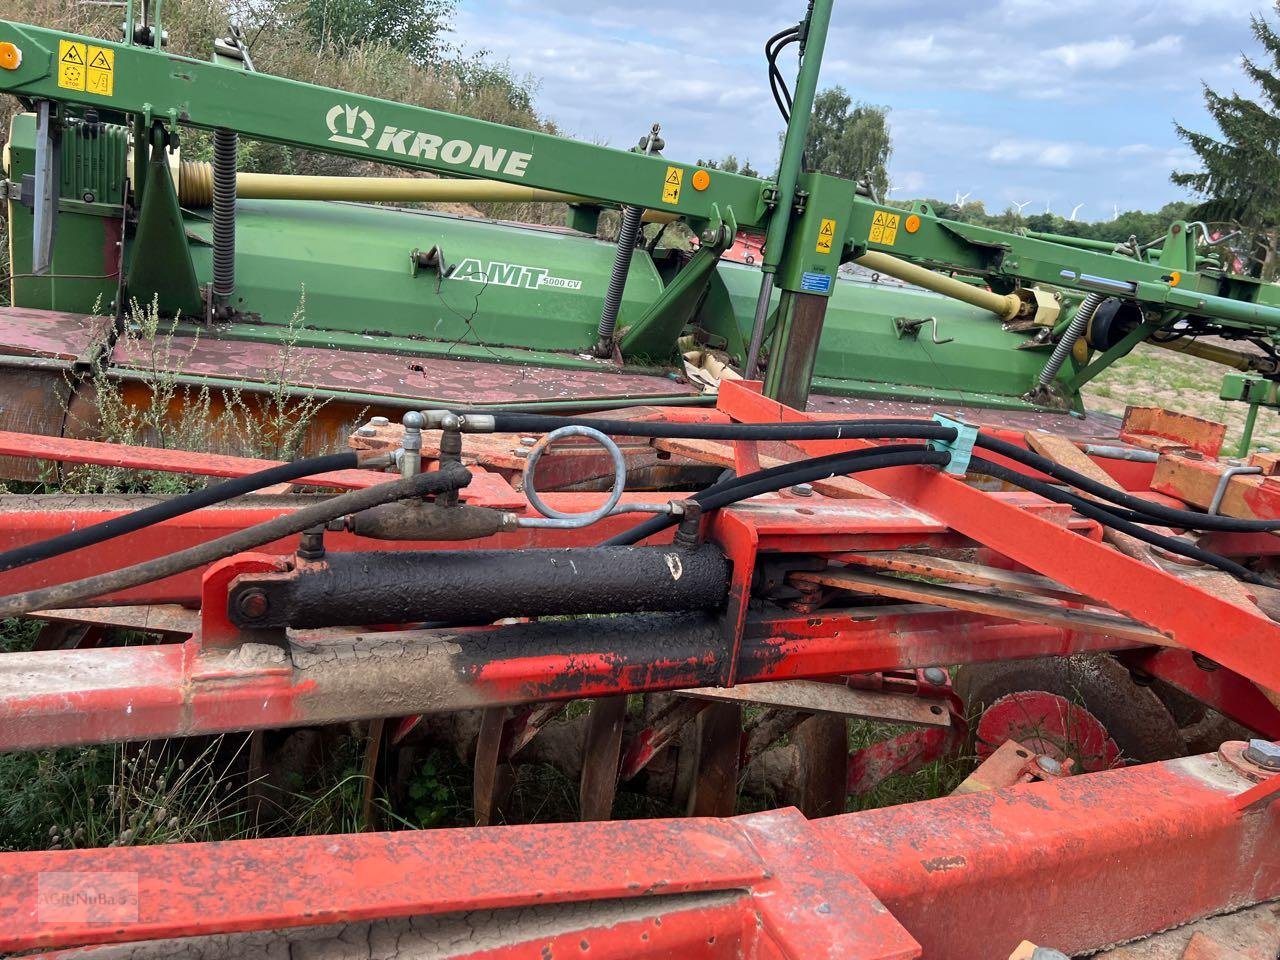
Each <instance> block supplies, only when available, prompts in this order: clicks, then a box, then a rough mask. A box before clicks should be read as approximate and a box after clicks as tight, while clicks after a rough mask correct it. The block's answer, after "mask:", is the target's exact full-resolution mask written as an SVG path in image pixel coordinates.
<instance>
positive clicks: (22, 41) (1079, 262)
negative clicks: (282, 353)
mask: <svg viewBox="0 0 1280 960" xmlns="http://www.w3.org/2000/svg"><path fill="white" fill-rule="evenodd" d="M832 2H833V0H815V2H813V3H811V5H810V8H809V14H808V16H807V18H806V20H805V21H804V22H803V23H802V24H801V25H800V28H799V29H800V34H801V39H802V42H801V60H800V71H799V75H798V77H797V80H796V87H795V103H794V110H793V113H792V116H791V119H790V122H789V123H788V127H787V133H786V135H785V137H784V142H783V151H782V156H781V160H780V163H779V173H778V175H777V178H776V180H774V181H768V180H760V179H756V178H752V177H744V176H739V175H736V174H730V173H725V172H723V171H708V172H707V175H705V176H701V175H700V176H699V178H698V179H697V181H696V183H695V178H694V176H693V175H694V173H695V172H699V168H696V167H694V166H691V165H688V164H683V163H679V162H676V161H671V160H668V159H665V158H662V157H658V156H648V155H644V154H641V153H632V152H627V151H623V150H617V149H612V148H608V147H602V146H598V145H594V144H587V143H582V142H578V141H574V140H569V139H566V138H562V137H558V136H553V135H550V134H546V133H541V132H537V131H530V130H523V129H516V128H511V127H506V126H502V125H498V124H494V123H488V122H484V121H479V120H473V119H469V118H466V117H460V116H455V115H452V114H447V113H442V112H439V111H434V110H428V109H424V108H420V107H414V106H408V105H404V104H399V103H394V102H391V101H386V100H380V99H376V98H372V97H364V96H360V95H356V94H352V93H348V92H344V91H341V90H335V89H330V88H326V87H320V86H315V85H311V84H305V83H299V82H296V81H293V80H288V79H284V78H280V77H274V76H270V75H265V74H260V73H256V72H251V71H247V70H244V69H241V68H240V67H239V66H228V65H226V64H225V63H220V62H202V61H198V60H192V59H188V58H183V57H177V56H172V55H170V54H168V53H165V52H163V51H161V50H157V49H153V48H151V47H148V46H143V45H138V44H135V43H134V39H135V37H133V36H131V37H129V38H128V41H129V42H127V43H124V44H118V43H110V42H105V41H101V40H95V39H91V38H82V37H72V36H69V35H67V34H65V33H62V32H59V31H56V30H49V29H45V28H40V27H35V26H29V25H22V24H16V23H13V22H9V21H4V20H0V43H10V44H13V45H14V46H15V47H17V48H18V49H19V50H20V51H21V62H20V65H19V66H18V67H17V68H16V69H13V70H0V92H8V93H12V94H15V95H17V96H19V97H20V98H23V99H24V101H26V102H27V103H29V104H34V103H38V102H41V101H48V102H51V103H52V104H53V105H54V106H55V108H56V110H57V111H58V112H60V113H61V114H63V115H71V114H72V113H74V112H76V111H80V112H82V111H84V110H86V109H90V108H91V109H93V110H94V111H95V112H96V113H97V114H98V115H99V116H100V117H101V118H102V119H104V120H109V121H118V122H119V123H121V124H126V125H127V124H132V125H133V128H134V130H135V131H136V132H138V133H143V132H145V131H150V132H151V134H150V137H149V138H148V139H149V140H150V142H151V143H152V144H153V151H154V155H153V157H152V159H151V164H150V166H151V170H150V172H148V170H147V164H144V163H141V162H139V163H138V167H137V169H136V170H135V177H134V185H135V189H137V188H138V187H139V185H141V190H140V197H141V202H140V203H139V204H138V205H137V207H138V209H139V210H140V211H142V220H144V221H145V224H143V223H140V225H139V234H142V233H143V227H144V225H145V227H146V229H147V230H148V231H149V232H150V234H151V235H154V236H160V237H162V238H165V237H169V238H172V237H175V236H177V235H178V232H179V231H180V230H181V224H180V223H178V222H177V221H176V220H175V218H174V214H175V213H176V211H177V203H176V199H174V198H173V196H172V185H171V184H170V183H169V178H168V177H167V176H156V173H157V172H158V171H161V170H163V169H164V166H163V162H162V156H161V154H162V151H163V149H164V147H165V146H166V145H167V144H168V143H171V142H172V139H173V138H175V137H178V136H179V135H180V129H181V127H183V126H191V127H197V128H203V129H214V130H216V129H230V130H234V131H237V132H238V133H240V134H243V135H245V136H247V137H250V138H254V139H260V140H268V141H274V142H278V143H282V144H287V145H290V146H295V147H301V148H305V149H311V150H318V151H324V152H329V153H334V154H341V155H344V156H348V157H352V158H356V159H361V160H371V159H372V160H377V161H379V162H383V163H387V164H391V165H395V166H400V167H404V168H407V169H415V170H426V171H431V172H434V173H438V174H443V175H447V176H464V177H466V176H473V177H483V178H485V179H490V180H495V181H501V182H507V183H516V184H523V185H527V186H532V187H538V188H542V189H547V190H554V191H560V192H565V193H572V194H574V195H578V196H583V197H585V198H587V199H588V200H590V201H592V202H595V203H598V204H599V205H601V206H637V207H644V208H649V209H653V210H659V211H663V212H666V213H670V214H673V215H676V216H678V217H681V218H683V219H685V220H686V221H687V222H688V223H689V224H690V225H691V226H692V227H694V229H696V230H698V231H700V232H703V234H704V236H709V237H711V240H710V242H708V243H707V245H706V247H705V248H704V251H703V253H702V254H700V255H699V256H698V257H695V258H694V259H693V261H692V262H691V263H690V264H688V265H687V266H686V267H685V268H684V270H682V271H681V272H680V273H679V274H677V275H676V277H675V278H673V279H672V280H671V281H670V282H669V283H668V284H667V286H666V289H665V292H664V293H663V294H662V296H661V297H660V298H659V299H658V301H656V302H654V304H653V306H652V307H651V308H650V309H648V310H647V311H646V312H645V315H644V318H643V320H642V321H641V322H639V323H636V324H634V325H633V326H632V327H631V328H630V329H628V330H627V331H626V332H625V335H624V337H623V340H622V346H623V347H624V349H625V350H626V351H630V352H632V353H633V354H647V355H656V354H657V353H659V352H660V351H661V349H662V347H663V346H664V345H665V344H669V343H670V342H671V340H672V339H673V335H674V334H675V333H677V332H678V330H679V329H680V327H681V325H682V324H683V322H684V321H685V320H687V319H688V317H689V315H690V312H691V310H692V309H693V308H694V306H695V305H696V304H697V303H698V302H699V301H700V298H701V297H702V296H703V295H704V294H705V291H706V290H707V285H708V283H709V282H710V278H711V277H712V276H713V275H714V273H715V270H714V267H715V265H716V260H717V258H718V255H719V252H720V251H721V250H722V249H724V248H725V247H727V245H728V244H729V243H730V242H732V239H733V236H734V234H735V232H736V231H737V230H739V229H747V230H753V231H756V232H763V233H765V234H766V238H767V243H766V254H765V257H764V260H763V263H762V264H761V267H762V284H761V287H762V289H761V301H760V302H761V310H760V312H759V322H758V326H759V327H761V328H763V326H764V323H763V320H764V317H765V314H766V312H772V314H773V322H772V324H771V328H772V330H773V349H772V351H771V353H772V359H771V362H770V365H769V373H768V378H767V381H766V389H767V392H768V393H769V394H770V395H771V396H774V397H777V398H779V399H782V400H784V401H786V402H788V403H791V404H793V405H796V404H799V403H801V402H802V401H803V399H804V397H805V395H806V394H807V391H808V390H809V387H810V383H811V381H812V379H813V376H814V371H815V359H816V356H817V343H818V338H819V335H820V333H821V330H822V324H823V317H824V313H825V310H826V300H827V298H828V297H829V296H830V294H831V291H832V289H833V287H834V280H835V276H836V272H837V269H838V267H839V265H840V264H841V263H843V262H847V261H850V260H854V259H857V258H858V257H860V256H861V255H863V254H864V253H866V252H868V251H875V252H881V253H888V254H892V255H894V256H897V257H899V258H902V259H905V260H909V261H913V262H916V263H919V264H923V265H926V266H930V267H934V268H938V269H942V270H946V271H951V272H958V273H962V274H968V275H972V276H974V277H977V278H981V279H982V281H984V282H985V283H986V284H988V285H989V286H990V287H991V288H992V289H993V290H995V291H997V292H1000V293H1008V292H1017V293H1025V291H1026V289H1027V288H1029V287H1031V286H1037V285H1038V286H1041V287H1043V288H1050V289H1054V290H1065V291H1069V292H1074V294H1083V293H1087V292H1103V293H1107V294H1109V295H1112V296H1117V297H1120V298H1123V299H1128V300H1132V301H1136V302H1137V303H1138V304H1139V305H1140V306H1141V308H1142V311H1143V312H1142V318H1143V320H1142V323H1141V325H1140V327H1139V330H1142V331H1144V332H1145V331H1147V330H1152V331H1154V330H1159V329H1160V328H1161V327H1164V326H1167V325H1168V324H1170V323H1173V322H1174V321H1175V320H1179V319H1183V318H1188V317H1190V318H1193V319H1199V320H1203V321H1208V322H1211V323H1212V324H1214V325H1215V327H1216V328H1218V329H1220V330H1222V331H1225V332H1226V333H1228V334H1232V333H1235V334H1238V335H1241V336H1243V335H1246V334H1248V335H1257V336H1262V337H1266V338H1272V337H1273V336H1274V334H1275V333H1276V331H1277V330H1280V288H1276V287H1274V286H1272V285H1266V284H1260V283H1257V282H1255V281H1252V280H1250V279H1248V278H1244V277H1239V276H1236V275H1232V274H1230V273H1228V272H1226V271H1224V270H1223V269H1221V268H1220V267H1219V266H1218V265H1217V264H1215V263H1214V262H1213V261H1212V260H1208V259H1207V258H1204V257H1201V256H1199V255H1198V252H1197V242H1196V239H1197V238H1196V236H1195V233H1194V226H1195V225H1189V224H1186V223H1175V224H1173V225H1172V226H1171V227H1170V229H1169V233H1168V235H1167V236H1166V238H1165V241H1164V243H1163V245H1162V246H1160V247H1159V249H1158V250H1157V251H1156V252H1155V253H1154V254H1153V255H1149V256H1147V257H1141V256H1122V255H1118V254H1116V253H1114V252H1107V251H1106V250H1105V249H1098V248H1097V247H1098V246H1099V245H1096V244H1081V243H1079V242H1078V241H1076V240H1074V239H1073V238H1056V239H1052V238H1050V237H1049V236H1048V235H1043V234H1039V235H1035V236H1030V235H1020V234H1012V233H1004V232H1000V231H996V230H991V229H987V228H983V227H978V226H975V225H971V224H962V223H956V222H953V221H949V220H946V219H944V218H942V217H939V216H938V215H937V213H936V212H935V211H934V210H932V209H930V208H929V206H928V205H926V204H919V203H917V204H915V205H913V206H912V207H911V208H910V209H903V208H900V207H894V206H891V205H888V204H882V203H878V202H876V201H875V200H874V199H873V198H870V197H868V196H866V195H864V193H863V192H860V191H858V190H857V189H855V185H854V184H852V183H849V182H847V181H842V180H839V179H837V178H834V177H829V176H825V175H821V174H813V173H805V172H803V171H802V170H801V151H802V148H803V145H804V142H805V138H806V134H807V126H808V116H809V113H810V108H811V102H812V98H813V94H814V91H815V90H816V84H817V77H818V71H819V69H820V66H821V58H822V50H823V46H824V44H825V41H826V33H827V27H828V24H829V22H830V17H831V9H832ZM131 8H132V4H130V11H129V16H130V17H131V16H132V9H131ZM159 9H160V4H159V3H158V2H157V3H155V4H153V13H154V17H155V21H154V22H153V24H152V25H151V27H152V29H153V35H159V34H160V33H161V32H162V29H163V27H162V24H161V23H160V22H159ZM69 44H73V45H74V44H83V45H85V48H87V47H89V46H92V47H93V48H94V51H95V52H97V51H101V52H102V54H103V55H105V56H106V57H107V58H108V61H109V62H110V64H111V68H112V69H111V83H110V86H109V90H106V91H104V92H94V85H93V84H91V83H88V84H87V83H84V82H81V83H80V84H79V88H77V85H76V84H75V83H74V82H72V83H67V82H64V79H63V73H62V71H60V69H59V68H60V63H59V59H60V55H61V53H60V52H61V51H65V50H66V49H67V48H68V45H69ZM82 49H84V48H82ZM97 89H99V90H102V89H103V88H102V86H101V85H99V87H98V88H97ZM157 182H162V183H161V184H160V186H159V194H158V195H157V191H156V190H154V189H151V187H152V185H153V184H157ZM148 214H149V215H148ZM142 239H143V238H142V237H141V236H140V237H139V242H137V243H136V244H135V248H138V249H144V250H145V251H147V256H155V254H154V253H153V251H156V250H160V249H163V248H165V247H166V246H170V245H169V244H167V243H165V242H160V241H149V242H148V243H146V244H145V246H144V245H143V244H142V243H141V240H142ZM177 259H179V260H180V259H181V258H177ZM130 281H131V284H137V285H138V286H139V287H140V288H142V289H145V290H147V291H149V292H155V293H160V294H162V295H164V296H167V297H169V298H171V299H173V300H174V301H175V303H179V302H180V303H179V305H180V306H181V307H182V308H183V309H185V310H188V311H189V310H190V309H191V307H192V300H193V289H192V284H193V280H192V277H191V274H190V270H189V264H184V263H181V262H178V263H172V262H165V263H162V264H157V263H155V262H150V263H136V262H135V263H134V264H133V265H132V266H131V269H130ZM775 285H776V286H777V287H778V288H779V289H780V290H781V293H782V296H781V299H780V300H778V301H777V305H776V306H775V307H772V308H771V307H770V304H771V303H772V300H771V298H770V294H771V293H772V288H773V287H774V286H775ZM1074 294H1073V293H1068V296H1067V298H1066V301H1065V303H1066V307H1067V309H1068V312H1069V311H1070V310H1071V309H1074V305H1075V303H1077V302H1078V301H1077V299H1076V296H1075V295H1074ZM1064 319H1065V318H1064ZM1060 329H1061V328H1060ZM1140 339H1141V337H1140V336H1135V335H1130V336H1129V337H1126V338H1124V340H1123V341H1122V343H1121V344H1120V345H1117V346H1115V347H1112V348H1111V349H1110V350H1107V351H1105V352H1104V353H1103V354H1102V356H1101V357H1099V358H1098V359H1097V360H1095V361H1094V364H1092V365H1090V366H1087V367H1085V368H1084V369H1083V370H1077V369H1075V367H1074V366H1073V367H1071V368H1069V369H1068V371H1067V373H1068V379H1067V382H1068V383H1069V384H1070V385H1072V386H1078V385H1079V384H1081V383H1083V382H1085V381H1087V380H1088V379H1089V377H1091V376H1093V375H1095V374H1096V372H1097V369H1101V366H1105V364H1107V363H1110V362H1112V360H1114V359H1115V357H1116V356H1118V355H1120V354H1121V353H1122V352H1124V351H1127V350H1128V349H1130V348H1131V346H1132V345H1133V344H1134V343H1136V342H1138V340H1140ZM1095 368H1096V369H1095ZM752 372H754V371H749V374H750V373H752ZM1069 392H1070V390H1069Z"/></svg>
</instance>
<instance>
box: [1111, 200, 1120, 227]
mask: <svg viewBox="0 0 1280 960" xmlns="http://www.w3.org/2000/svg"><path fill="white" fill-rule="evenodd" d="M1119 219H1120V204H1118V203H1113V204H1112V205H1111V222H1112V223H1114V222H1115V221H1117V220H1119Z"/></svg>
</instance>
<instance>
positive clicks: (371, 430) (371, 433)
mask: <svg viewBox="0 0 1280 960" xmlns="http://www.w3.org/2000/svg"><path fill="white" fill-rule="evenodd" d="M377 435H378V428H377V427H361V428H360V429H359V430H357V431H356V436H357V437H376V436H377Z"/></svg>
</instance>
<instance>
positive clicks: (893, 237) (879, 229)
mask: <svg viewBox="0 0 1280 960" xmlns="http://www.w3.org/2000/svg"><path fill="white" fill-rule="evenodd" d="M901 219H902V215H901V214H897V213H888V212H887V211H884V210H877V211H876V215H875V216H874V217H872V219H871V233H870V234H869V235H868V236H867V240H869V241H870V242H871V243H879V244H883V245H884V246H886V247H892V246H893V245H894V244H895V243H897V242H898V221H900V220H901Z"/></svg>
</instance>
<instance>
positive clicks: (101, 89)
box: [84, 47, 116, 97]
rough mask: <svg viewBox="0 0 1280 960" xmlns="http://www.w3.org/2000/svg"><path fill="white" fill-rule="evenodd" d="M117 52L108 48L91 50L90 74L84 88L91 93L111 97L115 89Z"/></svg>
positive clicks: (92, 48)
mask: <svg viewBox="0 0 1280 960" xmlns="http://www.w3.org/2000/svg"><path fill="white" fill-rule="evenodd" d="M115 76H116V52H115V51H114V50H108V49H107V48H106V47H90V48H89V72H88V73H87V74H86V76H85V85H84V88H85V90H86V91H88V92H89V93H96V94H98V95H99V96H103V97H109V96H111V93H112V91H113V90H114V89H115Z"/></svg>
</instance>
